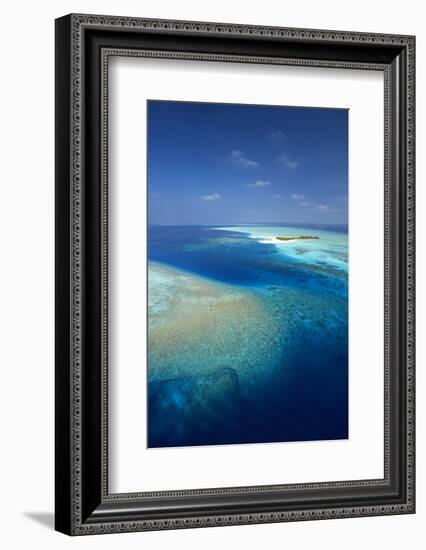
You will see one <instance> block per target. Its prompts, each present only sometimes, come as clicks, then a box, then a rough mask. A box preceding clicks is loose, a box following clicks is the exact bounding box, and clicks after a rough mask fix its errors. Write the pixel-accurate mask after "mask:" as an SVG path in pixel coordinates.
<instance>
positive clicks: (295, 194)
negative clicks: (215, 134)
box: [291, 193, 305, 201]
mask: <svg viewBox="0 0 426 550" xmlns="http://www.w3.org/2000/svg"><path fill="white" fill-rule="evenodd" d="M291 198H292V199H294V200H296V201H301V200H303V199H304V198H305V195H299V194H298V193H293V195H292V196H291Z"/></svg>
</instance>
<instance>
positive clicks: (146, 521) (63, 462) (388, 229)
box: [56, 15, 415, 535]
mask: <svg viewBox="0 0 426 550" xmlns="http://www.w3.org/2000/svg"><path fill="white" fill-rule="evenodd" d="M97 30H98V31H101V30H111V31H113V32H114V33H116V35H117V36H118V34H119V33H124V34H127V35H128V36H129V35H130V33H131V34H132V35H133V36H135V33H136V34H137V33H142V35H144V36H145V35H147V36H150V37H151V36H153V35H159V34H160V35H161V34H163V33H166V34H167V35H168V36H169V37H172V38H173V37H176V38H177V37H179V35H182V36H194V35H195V36H200V37H205V36H213V37H215V38H218V39H221V38H222V37H227V38H234V39H238V40H239V41H242V40H245V39H247V40H253V39H261V40H262V42H263V41H265V42H267V41H274V42H277V41H284V42H286V41H290V42H291V43H292V44H294V43H300V44H309V45H310V46H311V49H312V45H315V44H324V45H326V46H327V47H328V48H331V50H332V48H333V45H336V46H338V47H339V48H341V50H342V51H343V50H344V48H346V47H349V48H350V47H351V46H359V45H363V46H364V45H366V44H368V45H369V46H371V47H372V48H376V49H377V51H382V50H383V48H385V49H386V48H390V50H389V51H392V52H399V54H398V55H400V56H401V55H402V56H403V57H404V59H403V60H402V62H404V61H405V67H406V74H405V75H404V74H401V72H400V71H401V68H400V67H401V63H402V62H400V64H399V65H398V66H396V65H395V62H394V61H387V62H372V61H371V60H368V61H365V60H363V61H356V60H354V59H349V60H334V59H329V58H328V59H315V58H313V57H312V58H307V57H288V56H286V57H280V56H273V57H272V56H267V55H266V56H265V55H253V54H252V55H243V54H238V55H235V54H231V53H226V54H224V53H206V52H202V53H195V52H193V51H191V52H190V51H173V50H171V49H161V50H158V49H154V48H152V47H149V48H141V47H138V48H131V47H129V46H125V47H120V46H114V45H109V44H106V45H103V44H102V45H101V46H99V45H97V47H98V48H99V57H98V58H97V60H98V61H97V62H98V63H99V65H100V66H99V81H100V94H101V98H100V113H101V114H100V119H99V121H98V125H99V128H95V129H96V130H98V131H99V136H100V140H99V141H100V154H99V163H100V170H99V174H100V178H99V186H100V194H99V202H100V217H99V225H100V227H99V236H100V243H101V244H100V257H99V279H100V286H99V289H100V296H101V298H100V302H99V308H100V313H99V334H100V336H99V338H100V340H99V341H100V343H99V346H100V363H101V365H100V370H99V372H100V378H101V380H100V386H99V389H100V393H101V398H100V401H99V405H100V409H101V410H100V411H99V425H98V429H99V434H100V435H99V437H100V441H99V443H100V450H99V461H98V462H99V480H98V481H97V482H96V487H97V490H99V495H98V496H99V498H98V497H96V496H93V495H94V493H95V492H96V491H95V490H94V489H93V486H92V485H90V488H89V489H88V488H87V487H88V486H87V475H86V474H85V468H87V467H86V466H84V460H85V456H84V453H83V447H84V448H85V432H84V423H85V421H86V420H85V417H87V411H86V410H85V409H84V402H85V399H86V392H87V391H88V390H86V389H85V384H86V382H85V371H84V369H87V368H88V366H87V365H85V348H84V343H85V338H86V334H85V332H84V323H85V315H86V303H85V299H86V297H85V290H87V289H86V286H85V284H86V283H85V280H86V278H87V269H88V261H87V250H88V246H87V245H85V243H86V239H87V235H86V232H87V231H91V230H92V228H91V227H90V225H89V223H88V218H87V212H86V210H85V193H86V192H87V191H86V190H85V188H84V185H85V182H87V181H88V175H87V173H85V170H86V168H85V163H86V148H87V146H88V140H87V137H86V136H85V126H84V125H85V124H86V126H87V124H88V122H87V120H86V119H85V117H86V116H87V110H86V109H87V102H88V97H89V93H90V92H88V88H87V86H88V80H89V77H88V74H87V73H85V71H86V70H87V66H88V63H89V61H88V57H85V56H88V55H89V54H88V53H87V52H88V51H90V49H89V46H88V43H89V42H88V38H87V36H88V34H87V31H94V34H93V36H95V37H96V31H97ZM414 48H415V40H414V37H412V36H397V35H380V34H364V33H346V32H341V31H328V30H327V31H321V30H307V29H287V28H278V27H257V26H256V27H253V26H245V25H228V24H217V23H199V22H186V21H168V20H147V19H134V18H124V17H123V18H122V17H107V16H92V15H70V16H67V17H66V18H62V19H60V20H58V21H57V63H58V65H57V67H58V69H59V64H62V63H63V62H64V61H66V66H65V67H62V68H61V69H59V70H58V72H57V99H58V96H59V105H58V110H57V131H58V135H57V154H58V155H59V156H60V159H59V169H58V168H57V175H56V180H57V194H63V193H64V192H65V193H66V192H67V191H66V189H67V188H66V186H65V189H64V181H63V180H64V178H69V182H68V185H69V187H68V193H69V195H68V197H64V198H63V199H62V200H63V204H62V205H59V206H57V215H58V216H62V215H64V213H65V212H68V213H69V226H68V228H67V227H66V226H65V225H64V226H62V225H61V223H60V222H57V224H58V225H57V235H58V240H59V241H60V244H62V242H63V240H64V238H65V240H66V239H68V243H70V244H69V249H67V250H68V252H69V256H68V262H69V263H66V265H65V266H63V261H64V258H65V255H64V256H63V257H62V259H61V258H60V259H59V260H57V261H58V262H59V263H60V266H58V272H57V278H58V277H59V278H61V277H62V278H66V277H68V278H69V279H67V280H69V288H68V290H67V289H64V288H62V286H61V285H60V286H61V290H60V295H59V296H58V295H57V299H58V302H59V308H60V306H61V304H63V300H64V299H68V301H69V304H70V307H69V316H68V315H67V316H65V314H64V312H63V311H60V309H59V310H58V311H57V318H58V317H59V321H58V324H57V329H58V330H59V331H63V330H64V329H65V328H66V327H68V335H67V336H62V338H63V340H61V339H60V341H59V348H60V350H59V353H57V363H56V369H57V370H56V372H57V378H58V379H59V381H60V383H59V384H58V386H57V413H56V414H57V426H58V425H60V426H61V429H62V428H63V425H64V422H63V421H64V420H65V421H67V420H68V421H69V431H67V433H66V434H65V437H63V436H62V435H60V436H59V439H58V432H57V464H58V463H59V464H60V467H59V468H58V470H59V474H58V477H57V489H58V485H59V484H63V483H64V482H65V483H67V484H68V488H67V489H66V490H63V489H60V488H59V490H58V492H57V529H58V530H61V531H64V532H67V533H69V534H75V535H83V534H92V533H112V532H124V531H142V530H156V529H176V528H188V527H201V526H212V525H229V524H233V525H235V524H245V523H264V522H282V521H295V520H307V519H326V518H336V517H359V516H369V515H384V514H396V513H399V514H401V513H413V512H414V223H415V222H414V167H415V161H414V154H415V143H414V133H415V114H414V109H415V92H414V78H415V60H414ZM93 50H95V48H94V47H93ZM383 51H385V50H383ZM117 55H118V56H138V57H156V58H167V59H177V60H178V59H191V60H203V61H206V60H207V61H212V62H214V61H231V62H243V63H274V64H283V65H302V66H315V67H335V68H344V69H368V70H378V71H383V72H384V76H385V98H384V102H385V149H384V150H385V197H384V202H385V304H386V307H385V319H384V323H385V384H384V389H385V434H384V441H385V476H384V479H383V480H363V481H359V482H358V481H357V482H355V481H342V482H333V483H314V484H297V485H284V486H283V485H276V486H268V487H266V486H262V487H239V488H227V489H199V490H192V491H169V492H156V493H131V494H109V493H108V468H107V460H108V453H107V446H108V445H107V443H108V435H107V424H108V422H107V420H108V411H107V403H108V375H107V370H108V352H107V349H108V346H107V340H108V329H107V326H108V322H107V321H108V242H107V233H108V216H107V202H108V170H107V165H108V143H107V124H108V93H107V92H108V59H109V57H110V56H117ZM396 58H397V56H396V54H395V59H396ZM68 71H69V72H68ZM65 79H67V80H68V83H67V86H66V90H65V91H64V90H62V89H61V85H63V81H64V80H65ZM398 87H399V88H398ZM397 88H398V89H397ZM61 94H62V95H61ZM401 95H404V98H403V99H402V101H403V102H404V104H405V105H406V132H405V134H404V135H402V136H398V135H395V128H394V125H395V120H393V118H392V112H393V111H392V109H393V108H395V106H394V104H395V101H397V100H400V98H401ZM66 105H68V112H69V115H68V116H69V120H68V123H67V124H68V126H67V127H66V128H65V132H64V131H63V128H62V129H61V128H60V127H59V126H60V125H61V124H63V120H64V116H66V115H64V109H66ZM67 130H68V133H67ZM395 140H396V142H395ZM67 147H68V151H69V150H70V151H71V153H70V155H68V156H67V153H66V152H64V151H65V149H66V148H67ZM396 150H398V151H400V153H399V158H398V159H397V160H399V164H398V166H399V167H400V165H401V163H403V164H404V165H405V166H403V172H402V173H401V175H400V181H399V183H400V184H401V183H403V180H404V181H405V187H404V188H402V186H401V185H400V189H399V193H400V195H401V194H402V196H399V200H402V205H400V204H399V203H398V204H396V202H395V197H394V192H393V191H392V185H393V183H392V182H393V181H394V179H392V178H395V177H396V175H395V172H396V168H395V166H394V164H393V163H395V158H394V156H393V155H395V151H396ZM61 155H62V156H61ZM64 157H67V160H66V161H64V160H63V159H64ZM86 185H87V184H86ZM404 195H405V196H404ZM397 206H399V207H400V208H401V209H402V211H403V212H402V214H405V219H404V216H403V218H402V219H400V218H401V216H400V215H396V209H397ZM395 231H397V232H398V231H399V233H398V235H399V236H398V239H399V240H398V239H396V237H395ZM395 239H396V240H397V241H398V243H399V245H398V247H396V245H395ZM396 248H398V249H396ZM59 255H60V254H59ZM395 255H397V256H398V257H399V258H400V256H401V255H403V257H402V259H401V261H402V262H403V265H404V266H405V281H402V280H398V281H395V280H394V279H393V278H392V277H393V275H392V272H391V265H393V263H392V262H394V261H395ZM65 271H66V272H67V275H65ZM400 279H401V277H400ZM400 286H401V289H400ZM396 287H398V292H400V293H402V292H404V294H405V296H403V297H401V300H402V303H403V304H404V307H405V308H406V309H405V311H404V312H400V311H395V307H394V306H392V300H393V294H394V293H395V290H396ZM64 293H65V297H64ZM395 316H401V323H402V325H403V332H404V333H405V342H404V343H400V344H401V345H402V347H403V348H404V349H403V350H402V351H401V350H400V355H399V359H398V360H399V361H404V367H405V374H404V376H405V379H404V384H403V387H401V388H395V387H394V386H392V381H391V363H392V357H393V354H394V353H395V349H394V346H393V342H392V338H391V329H392V322H393V319H394V318H395ZM64 342H68V346H67V345H66V344H64ZM64 346H65V348H66V349H63V347H64ZM67 350H68V351H69V355H68V359H66V357H67ZM401 353H403V354H404V355H401ZM394 360H395V359H394ZM64 361H67V365H68V366H66V365H64ZM401 368H402V367H401ZM64 387H65V388H68V391H69V396H70V398H69V399H70V400H69V402H67V404H66V406H67V410H66V411H65V410H64V407H63V405H61V404H58V401H59V400H61V399H62V398H63V391H64ZM395 391H396V393H397V394H398V397H399V398H401V394H402V393H404V395H403V396H402V397H403V399H402V402H403V403H405V408H406V412H405V416H404V418H403V419H402V420H403V423H404V426H403V427H401V433H402V432H404V433H405V442H403V443H404V445H405V457H404V461H405V468H404V471H403V472H400V473H402V475H403V477H404V476H405V481H404V480H402V481H400V484H401V486H403V488H404V490H403V493H404V495H402V493H401V492H399V493H398V495H399V496H398V498H394V501H392V502H391V501H390V502H389V503H387V501H386V500H383V502H382V503H381V504H375V505H368V504H365V505H363V506H358V505H353V506H347V505H346V506H342V505H338V506H334V505H333V504H332V505H331V506H324V505H321V506H318V507H316V508H314V507H312V505H311V506H307V508H306V509H303V510H298V509H293V510H292V509H288V506H283V508H282V509H281V510H280V509H279V508H278V509H277V510H273V511H257V510H256V509H253V511H251V512H247V513H236V512H233V513H220V511H218V512H217V513H214V514H206V513H200V514H199V515H197V514H196V513H191V514H188V515H183V516H182V517H168V516H165V517H160V518H158V517H155V518H154V519H151V518H150V516H149V514H146V513H144V512H143V511H141V512H140V513H139V515H137V514H136V516H135V517H132V518H131V519H130V518H129V514H127V515H126V514H124V513H122V509H124V508H126V506H133V507H135V506H137V504H138V503H139V502H141V501H143V499H148V498H150V499H156V498H165V497H174V498H176V497H180V498H182V497H188V498H189V497H198V496H200V497H202V496H222V497H226V495H234V496H238V497H241V498H243V497H244V496H247V495H250V494H253V493H255V494H261V493H264V492H268V493H274V492H275V493H280V494H282V493H283V492H287V493H294V492H295V491H296V492H302V493H303V492H305V491H307V490H321V489H324V490H333V491H335V490H339V489H342V490H344V489H348V488H352V489H357V488H360V489H361V488H370V489H373V488H374V487H389V486H390V485H392V483H393V482H392V479H391V452H392V449H391V438H392V437H395V433H393V432H392V427H391V421H392V414H393V412H392V411H393V409H394V408H396V405H395V403H396V401H395ZM400 414H402V409H401V411H400ZM393 422H395V419H394V420H393ZM400 435H401V434H400ZM95 471H96V472H98V469H96V470H95ZM85 491H86V493H85ZM89 493H90V497H89V498H88V501H89V502H88V503H87V502H85V499H86V500H87V497H86V496H85V494H89ZM402 496H403V497H404V498H403V499H402V501H401V498H402ZM99 499H100V501H101V502H100V505H99V506H97V507H95V506H94V502H95V501H96V502H98V503H99ZM398 499H399V500H398ZM65 501H66V502H65ZM89 509H90V511H91V513H90V514H88V510H89ZM144 514H145V515H144ZM121 517H124V518H125V519H124V520H123V521H121V520H120V518H121Z"/></svg>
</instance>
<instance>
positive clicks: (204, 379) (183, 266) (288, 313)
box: [148, 224, 348, 447]
mask: <svg viewBox="0 0 426 550" xmlns="http://www.w3.org/2000/svg"><path fill="white" fill-rule="evenodd" d="M263 227H267V226H263ZM292 227H295V226H294V224H292ZM304 229H309V230H310V233H312V234H315V231H316V230H318V231H319V233H318V234H319V235H321V237H320V240H318V241H315V242H314V241H311V242H310V243H309V244H307V245H306V246H305V244H304V243H303V242H300V243H299V242H298V243H296V244H291V245H290V244H288V245H286V246H287V247H291V248H286V247H285V246H284V247H282V246H281V247H279V246H276V245H275V244H268V243H265V242H260V240H259V239H256V238H252V237H253V235H251V236H250V235H248V234H247V233H244V232H241V231H240V230H239V231H233V229H232V228H229V227H228V228H227V230H218V229H214V228H213V227H207V226H150V227H149V231H148V260H149V262H156V263H158V264H160V265H165V266H169V267H171V268H174V269H178V270H182V271H184V272H187V273H192V274H194V275H196V276H198V277H202V278H204V279H207V280H209V281H213V282H219V283H226V284H227V285H232V286H233V287H235V288H240V289H244V291H245V292H248V293H249V295H250V294H252V295H253V297H255V298H256V300H258V301H259V302H260V303H261V304H262V306H263V307H264V310H265V311H266V315H267V316H268V317H270V323H271V327H272V328H271V331H270V333H271V334H272V333H273V334H274V339H273V341H272V340H271V341H269V340H268V341H265V342H262V341H260V340H261V339H262V338H263V339H265V333H264V332H262V331H259V336H258V337H259V342H258V346H259V348H260V347H261V346H264V349H265V350H266V351H265V352H264V353H261V354H259V357H257V356H256V358H255V359H253V361H251V363H250V369H254V374H255V376H256V382H255V383H251V382H250V378H248V376H247V375H246V372H245V370H244V363H241V357H242V356H244V353H243V352H244V351H245V350H244V349H242V347H243V346H247V343H246V342H245V341H243V340H242V339H240V340H238V339H237V340H236V339H233V340H232V346H230V348H231V349H229V350H223V349H220V347H219V344H218V343H216V342H215V341H214V340H212V342H211V343H210V344H209V345H210V347H211V349H212V353H213V355H214V356H215V357H217V356H222V355H223V357H224V358H226V359H224V361H223V363H220V364H217V361H216V362H215V364H214V368H213V366H212V365H210V364H209V358H208V356H206V355H204V356H203V354H202V353H201V352H200V353H199V350H197V349H196V347H194V348H193V349H192V351H191V358H190V359H189V360H188V359H187V358H186V357H187V356H185V358H183V357H181V356H179V353H181V352H180V351H179V350H180V348H176V355H175V356H173V353H172V355H171V356H170V349H169V348H168V350H169V351H168V355H167V358H164V357H163V356H162V354H161V350H158V349H152V348H150V347H149V349H148V446H149V447H168V446H186V445H216V444H233V443H234V444H236V443H262V442H275V441H283V442H285V441H300V440H326V439H345V438H347V437H348V349H347V347H348V338H347V331H348V319H347V317H348V300H347V297H348V280H347V269H346V271H345V269H342V268H340V267H339V263H338V262H339V261H346V262H347V233H346V231H347V228H346V227H335V226H312V225H311V226H306V225H305V226H304ZM256 231H258V228H256V227H254V228H253V232H254V233H256ZM273 231H274V229H272V232H273ZM281 234H286V233H285V229H284V228H283V230H282V232H281ZM300 234H306V232H304V231H300ZM315 247H316V248H315ZM290 252H291V253H290ZM336 262H337V263H336ZM336 265H337V267H336ZM342 265H343V264H342ZM206 315H208V313H206ZM164 316H167V311H165V312H164ZM166 320H167V319H166ZM262 322H263V323H265V321H264V320H263V321H262ZM223 323H224V330H226V319H224V321H223ZM253 327H254V328H253V334H254V338H256V328H255V327H256V319H253ZM194 341H196V340H194ZM191 345H192V346H195V344H193V343H192V340H191V342H188V346H191ZM216 345H217V346H218V349H217V350H215V346H216ZM262 349H263V348H262ZM268 350H271V351H270V352H269V351H268ZM225 351H226V353H225ZM233 358H234V359H233ZM173 361H175V363H176V365H179V368H178V367H176V372H175V371H174V375H173V376H168V375H167V374H166V375H164V376H162V375H161V372H162V369H163V367H164V372H169V371H170V363H171V362H172V363H173ZM162 362H164V365H163V364H162ZM200 362H201V364H200ZM204 362H205V364H204ZM181 365H183V367H181ZM171 367H173V364H172V365H171ZM167 369H169V370H167ZM250 372H252V371H250ZM154 373H155V374H154ZM262 373H264V376H263V375H262Z"/></svg>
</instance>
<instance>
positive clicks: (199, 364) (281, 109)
mask: <svg viewBox="0 0 426 550" xmlns="http://www.w3.org/2000/svg"><path fill="white" fill-rule="evenodd" d="M147 115H148V127H147V147H148V166H147V170H148V262H147V272H148V368H147V388H148V389H147V391H148V415H147V421H148V442H147V445H148V447H150V448H158V447H179V446H198V445H230V444H247V443H252V444H253V443H274V442H283V443H284V442H295V441H314V440H336V439H347V438H348V111H347V110H346V109H331V108H312V107H309V108H308V107H286V106H268V105H245V104H217V103H197V102H177V101H157V100H149V101H148V102H147Z"/></svg>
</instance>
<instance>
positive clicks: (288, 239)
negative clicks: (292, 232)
mask: <svg viewBox="0 0 426 550" xmlns="http://www.w3.org/2000/svg"><path fill="white" fill-rule="evenodd" d="M276 239H278V240H279V241H295V240H305V239H319V237H316V236H311V235H300V237H276Z"/></svg>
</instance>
